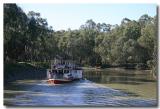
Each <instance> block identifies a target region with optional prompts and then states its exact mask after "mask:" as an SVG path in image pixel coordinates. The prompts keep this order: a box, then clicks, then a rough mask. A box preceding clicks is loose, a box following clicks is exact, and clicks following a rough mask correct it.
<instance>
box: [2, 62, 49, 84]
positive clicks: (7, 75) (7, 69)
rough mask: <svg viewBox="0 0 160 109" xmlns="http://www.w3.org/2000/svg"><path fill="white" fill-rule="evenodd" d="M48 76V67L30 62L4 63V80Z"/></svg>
mask: <svg viewBox="0 0 160 109" xmlns="http://www.w3.org/2000/svg"><path fill="white" fill-rule="evenodd" d="M45 77H46V69H45V68H42V67H37V66H33V65H32V64H30V63H25V62H20V63H4V82H5V83H6V82H11V81H15V80H22V79H42V78H45Z"/></svg>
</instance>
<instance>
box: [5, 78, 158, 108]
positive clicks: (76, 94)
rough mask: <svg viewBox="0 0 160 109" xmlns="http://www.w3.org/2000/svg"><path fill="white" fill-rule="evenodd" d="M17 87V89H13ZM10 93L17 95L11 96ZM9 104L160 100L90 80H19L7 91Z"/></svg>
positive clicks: (121, 103)
mask: <svg viewBox="0 0 160 109" xmlns="http://www.w3.org/2000/svg"><path fill="white" fill-rule="evenodd" d="M11 87H16V88H11ZM8 94H10V95H14V96H7V95H8ZM4 102H5V104H6V105H14V106H156V104H157V102H156V100H143V99H136V98H130V97H129V96H128V95H127V94H126V93H124V92H122V91H119V90H114V89H111V88H109V87H104V86H102V85H98V84H95V83H93V82H91V81H88V80H80V81H75V82H73V83H69V84H61V85H48V84H47V83H46V82H45V81H44V80H43V81H29V82H27V81H19V82H16V83H14V84H11V86H10V89H6V90H5V99H4Z"/></svg>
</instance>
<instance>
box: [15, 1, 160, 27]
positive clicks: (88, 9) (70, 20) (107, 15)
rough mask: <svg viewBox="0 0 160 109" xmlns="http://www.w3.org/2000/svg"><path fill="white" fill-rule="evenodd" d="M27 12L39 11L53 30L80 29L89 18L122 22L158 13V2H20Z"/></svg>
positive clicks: (98, 21) (115, 22) (110, 22)
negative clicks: (126, 19) (124, 19)
mask: <svg viewBox="0 0 160 109" xmlns="http://www.w3.org/2000/svg"><path fill="white" fill-rule="evenodd" d="M18 6H20V7H21V8H22V10H23V11H24V12H25V13H28V12H29V11H34V12H39V13H40V14H41V17H42V18H46V19H47V21H48V24H49V26H52V27H53V30H62V29H63V30H67V29H68V28H70V29H72V30H73V29H79V27H80V26H81V25H82V24H85V22H86V21H87V20H88V19H92V20H93V21H94V22H96V23H103V22H104V23H106V24H112V25H114V24H120V23H121V20H122V19H123V18H129V19H131V20H138V19H139V17H140V16H142V15H143V14H148V15H149V16H152V17H153V16H155V15H156V9H157V5H156V4H47V3H46V4H40V3H39V4H38V3H36V4H34V3H32V4H29V3H21V4H18Z"/></svg>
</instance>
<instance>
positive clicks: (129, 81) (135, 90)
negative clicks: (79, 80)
mask: <svg viewBox="0 0 160 109" xmlns="http://www.w3.org/2000/svg"><path fill="white" fill-rule="evenodd" d="M84 76H85V77H86V78H87V79H88V80H90V81H93V82H96V83H98V84H103V85H105V86H107V87H111V88H114V89H118V90H121V91H124V92H125V93H128V94H129V95H131V96H134V97H141V98H152V99H157V82H156V81H155V79H154V78H153V75H152V74H151V73H150V71H147V70H125V69H119V68H115V69H106V70H94V71H93V70H92V71H91V70H87V71H85V73H84Z"/></svg>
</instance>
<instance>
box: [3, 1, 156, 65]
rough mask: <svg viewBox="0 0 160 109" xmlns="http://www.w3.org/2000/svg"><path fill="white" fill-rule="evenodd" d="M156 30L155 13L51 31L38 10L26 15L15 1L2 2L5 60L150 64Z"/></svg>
mask: <svg viewBox="0 0 160 109" xmlns="http://www.w3.org/2000/svg"><path fill="white" fill-rule="evenodd" d="M53 20H54V19H53ZM53 26H54V25H53ZM157 29H158V28H157V15H156V16H155V17H151V16H149V15H147V14H144V15H142V16H140V18H139V19H138V20H137V21H135V20H130V19H128V18H124V19H122V21H121V24H120V25H112V24H109V23H96V22H94V21H93V20H92V19H89V20H87V21H86V22H85V24H82V25H81V26H80V28H79V29H77V30H71V29H68V30H60V31H54V30H53V29H52V27H51V26H49V25H48V23H47V20H46V19H45V18H42V17H41V15H40V13H38V12H34V11H30V12H29V13H28V14H25V13H24V12H23V10H22V9H21V8H20V7H18V6H17V5H16V4H4V61H5V62H7V61H16V62H18V61H48V60H51V59H53V58H54V57H55V56H56V55H59V56H62V57H64V58H68V59H73V60H76V61H77V62H79V63H80V64H82V65H91V66H96V65H104V64H110V65H116V64H128V63H144V64H147V63H148V66H150V67H152V65H155V64H153V63H154V62H156V61H155V55H156V54H157V37H158V34H157V31H158V30H157Z"/></svg>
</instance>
